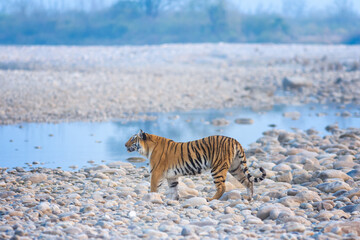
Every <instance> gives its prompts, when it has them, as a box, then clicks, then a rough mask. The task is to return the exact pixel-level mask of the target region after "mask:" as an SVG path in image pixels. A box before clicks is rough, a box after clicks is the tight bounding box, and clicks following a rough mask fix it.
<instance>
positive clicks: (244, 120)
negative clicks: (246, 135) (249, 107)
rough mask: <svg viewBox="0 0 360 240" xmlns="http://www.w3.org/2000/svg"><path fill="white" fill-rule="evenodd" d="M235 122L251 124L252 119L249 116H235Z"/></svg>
mask: <svg viewBox="0 0 360 240" xmlns="http://www.w3.org/2000/svg"><path fill="white" fill-rule="evenodd" d="M235 123H237V124H253V123H254V120H253V119H251V118H237V119H235Z"/></svg>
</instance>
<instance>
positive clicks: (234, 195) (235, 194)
mask: <svg viewBox="0 0 360 240" xmlns="http://www.w3.org/2000/svg"><path fill="white" fill-rule="evenodd" d="M241 198H242V194H241V191H239V190H231V191H229V192H225V193H224V194H223V195H222V196H221V198H220V200H222V201H228V200H229V199H234V200H237V199H241Z"/></svg>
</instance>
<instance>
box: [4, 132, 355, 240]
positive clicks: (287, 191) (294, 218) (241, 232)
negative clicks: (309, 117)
mask: <svg viewBox="0 0 360 240" xmlns="http://www.w3.org/2000/svg"><path fill="white" fill-rule="evenodd" d="M327 131H328V132H329V133H328V135H326V136H324V137H321V136H319V135H318V133H317V132H316V131H315V130H313V129H309V130H307V131H301V130H295V131H294V132H286V131H284V130H277V129H273V130H270V131H266V132H264V134H263V136H262V137H260V138H259V139H258V140H257V141H256V142H255V143H253V144H251V146H250V148H248V149H247V151H246V153H247V156H248V162H249V165H250V169H251V172H252V173H253V174H254V175H256V174H259V171H258V167H260V166H262V167H263V168H265V169H266V171H267V178H266V179H265V180H264V181H263V182H261V183H259V184H257V185H256V186H255V197H254V200H253V201H251V202H249V201H248V200H246V197H245V196H246V195H245V193H246V190H245V189H244V188H242V187H241V185H240V184H239V183H238V182H236V180H234V179H233V178H232V177H230V176H228V180H227V182H226V190H227V191H226V193H225V194H224V195H223V197H222V198H221V199H220V200H213V201H211V202H207V201H206V200H205V198H206V197H210V196H212V195H213V194H214V192H215V188H214V185H213V184H212V179H211V176H210V174H208V173H207V174H203V175H198V176H194V177H184V178H182V179H181V181H180V183H179V189H180V200H179V201H175V200H169V199H168V198H167V197H166V195H167V187H161V188H160V192H159V193H149V185H150V184H149V172H148V169H147V168H144V167H142V168H135V167H134V166H133V165H132V164H130V163H123V162H112V163H108V164H107V165H98V166H93V167H89V168H84V169H80V170H78V171H76V172H68V171H63V170H59V169H45V168H38V169H35V170H32V171H25V170H24V169H22V168H20V167H18V168H16V169H11V170H6V169H2V170H1V171H2V173H1V177H0V203H1V204H0V220H1V221H0V238H1V239H11V238H12V239H34V238H38V239H70V238H72V239H94V238H105V239H140V238H141V239H259V238H266V239H306V238H315V239H340V238H343V239H357V238H358V237H359V235H360V154H359V153H358V149H359V147H360V129H356V128H351V129H339V128H338V127H337V125H331V126H328V127H327ZM164 185H166V184H164Z"/></svg>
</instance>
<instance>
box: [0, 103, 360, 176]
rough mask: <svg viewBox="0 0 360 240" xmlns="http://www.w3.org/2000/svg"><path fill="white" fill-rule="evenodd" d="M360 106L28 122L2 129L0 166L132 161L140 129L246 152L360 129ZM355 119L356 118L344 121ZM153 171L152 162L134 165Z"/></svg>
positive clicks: (69, 167)
mask: <svg viewBox="0 0 360 240" xmlns="http://www.w3.org/2000/svg"><path fill="white" fill-rule="evenodd" d="M294 111H296V112H299V113H300V117H299V118H298V119H297V120H293V119H291V118H288V117H284V116H283V114H284V113H286V112H294ZM359 112H360V107H359V106H354V105H353V106H352V105H348V106H337V105H303V106H275V107H273V108H272V109H270V110H263V111H252V110H251V109H247V108H245V109H223V110H196V111H191V112H181V113H180V112H179V113H158V114H152V115H153V116H154V117H155V118H156V120H153V121H138V122H128V123H124V122H121V121H114V122H74V123H60V124H48V123H24V124H21V125H20V124H17V125H3V126H0V167H8V168H13V167H23V168H24V169H31V168H35V167H47V168H61V169H64V170H72V169H76V168H81V167H86V166H93V165H98V164H106V163H109V162H112V161H126V159H128V158H129V157H140V155H139V154H138V153H128V152H127V151H126V148H125V147H124V144H125V142H126V141H127V140H128V138H129V137H131V136H132V135H133V134H135V133H137V132H138V131H139V129H142V130H144V131H145V132H148V133H152V134H156V135H160V136H163V137H167V138H170V139H173V140H174V141H181V142H184V141H190V140H195V139H199V138H203V137H206V136H210V135H226V136H230V137H233V138H236V139H237V140H238V141H239V142H240V143H241V144H242V145H243V146H244V147H245V148H247V147H248V145H249V144H250V143H252V142H255V141H256V140H257V139H258V138H260V137H261V136H262V133H263V132H264V131H266V130H269V129H271V128H274V127H275V128H278V129H285V130H289V131H293V129H294V128H297V129H300V130H307V129H310V128H313V129H315V130H317V131H319V132H320V133H319V134H320V135H325V134H327V132H326V131H325V127H326V126H327V125H330V124H334V123H338V125H339V127H340V128H348V127H360V117H359V115H360V114H359ZM344 115H350V116H344ZM217 118H224V119H226V120H228V121H229V122H230V124H229V125H227V126H214V125H212V124H211V121H212V120H213V119H217ZM238 118H250V119H252V120H253V123H252V124H237V123H235V119H238ZM134 164H135V165H136V166H147V164H148V161H145V162H140V163H134Z"/></svg>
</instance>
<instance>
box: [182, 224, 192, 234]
mask: <svg viewBox="0 0 360 240" xmlns="http://www.w3.org/2000/svg"><path fill="white" fill-rule="evenodd" d="M192 234H195V231H194V228H192V227H189V226H184V227H183V229H182V230H181V235H182V236H190V235H192Z"/></svg>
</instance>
